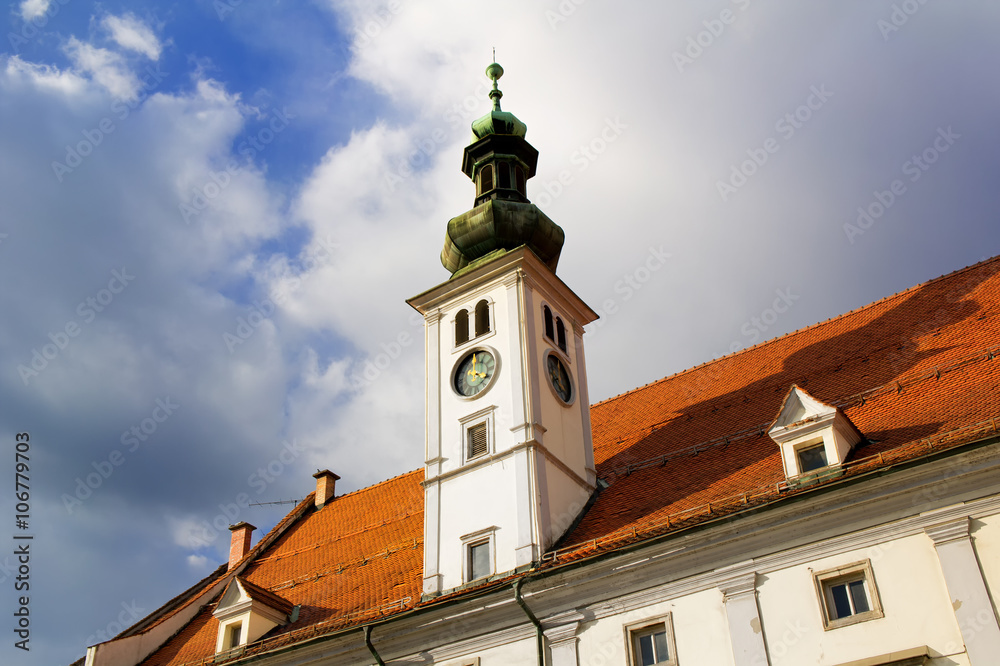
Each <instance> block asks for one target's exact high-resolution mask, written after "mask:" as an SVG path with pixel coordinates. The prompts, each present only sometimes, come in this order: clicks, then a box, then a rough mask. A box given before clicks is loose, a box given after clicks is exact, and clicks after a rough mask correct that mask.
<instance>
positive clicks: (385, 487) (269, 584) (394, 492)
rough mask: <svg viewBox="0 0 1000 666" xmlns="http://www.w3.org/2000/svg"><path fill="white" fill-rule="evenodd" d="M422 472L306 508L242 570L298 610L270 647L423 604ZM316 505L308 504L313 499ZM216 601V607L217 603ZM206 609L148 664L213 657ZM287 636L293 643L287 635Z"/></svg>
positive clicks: (211, 622) (213, 627)
mask: <svg viewBox="0 0 1000 666" xmlns="http://www.w3.org/2000/svg"><path fill="white" fill-rule="evenodd" d="M421 481H423V470H418V471H414V472H409V473H408V474H403V475H402V476H398V477H395V478H393V479H389V480H388V481H383V482H382V483H379V484H377V485H374V486H371V487H369V488H365V489H364V490H359V491H356V492H353V493H349V494H347V495H342V496H340V497H337V498H336V499H334V500H332V501H330V502H327V504H326V505H324V506H323V508H322V509H319V510H315V509H307V511H306V513H305V514H304V515H303V516H302V518H300V519H299V520H298V521H296V522H295V523H293V524H292V525H291V526H289V527H288V528H287V529H286V531H285V532H284V533H283V534H282V535H281V536H279V537H278V538H277V540H275V542H274V543H273V544H272V545H271V546H270V547H269V548H267V549H266V550H265V551H264V552H263V553H260V554H259V555H258V556H257V557H256V558H255V559H254V561H253V562H252V563H251V564H250V565H249V566H247V568H246V569H245V570H244V571H243V573H242V576H241V577H242V578H244V579H246V580H247V581H248V582H249V583H251V585H253V586H257V587H259V588H262V589H264V590H267V591H270V592H272V593H274V594H277V595H279V596H280V597H281V598H282V599H285V600H287V601H288V602H289V603H291V604H292V605H298V606H300V609H299V617H298V620H297V621H296V622H294V623H291V624H287V625H285V626H283V627H278V628H276V629H275V630H274V631H272V632H271V633H270V634H268V636H267V637H266V638H267V639H268V640H269V643H268V645H267V647H276V646H277V645H278V644H279V642H281V641H283V640H291V641H294V640H295V637H297V636H298V635H300V633H301V630H303V629H304V630H306V632H308V633H309V635H310V636H312V635H314V634H315V633H317V632H316V631H314V630H313V627H314V626H315V625H318V624H319V625H321V628H320V629H319V631H320V632H326V631H332V630H335V629H338V628H341V627H346V626H351V625H353V624H357V623H361V622H363V621H364V620H366V619H368V620H370V619H373V618H374V617H378V616H379V615H380V612H382V611H384V612H393V611H398V610H401V609H405V608H409V607H411V606H413V605H414V604H415V603H417V602H418V601H419V600H420V593H421V585H422V576H423V527H424V505H423V499H424V495H423V487H422V486H421V485H420V482H421ZM309 501H310V502H311V499H309ZM215 603H218V598H216V600H215ZM214 609H215V607H214V604H211V605H209V606H207V607H206V608H205V609H203V610H202V611H201V613H199V614H198V616H197V617H196V618H195V619H194V620H193V621H192V622H191V623H190V624H189V625H188V626H187V627H186V628H185V629H184V630H183V631H181V632H180V633H179V634H177V635H175V636H174V637H173V638H172V639H170V641H168V642H167V644H166V645H164V646H163V647H162V648H160V649H159V650H157V651H156V652H155V653H153V654H152V655H150V657H148V658H147V659H146V660H145V661H143V662H142V664H143V665H144V666H161V665H166V664H185V663H190V662H195V663H197V662H198V661H199V660H201V659H205V658H208V657H212V656H213V655H214V653H215V639H216V632H217V631H218V627H219V622H218V620H216V619H215V618H214V617H213V616H212V611H213V610H214ZM283 637H288V638H283Z"/></svg>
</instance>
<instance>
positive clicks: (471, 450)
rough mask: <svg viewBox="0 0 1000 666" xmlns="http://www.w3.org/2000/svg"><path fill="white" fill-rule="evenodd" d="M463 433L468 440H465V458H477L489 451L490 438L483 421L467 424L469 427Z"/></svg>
mask: <svg viewBox="0 0 1000 666" xmlns="http://www.w3.org/2000/svg"><path fill="white" fill-rule="evenodd" d="M465 435H466V438H467V440H468V441H467V442H466V445H467V454H466V459H467V460H472V459H473V458H478V457H479V456H482V455H486V454H487V453H489V451H490V440H489V434H488V432H487V430H486V422H485V421H483V422H482V423H477V424H475V425H473V426H469V429H468V430H466V431H465Z"/></svg>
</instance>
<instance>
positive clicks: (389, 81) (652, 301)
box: [0, 0, 1000, 666]
mask: <svg viewBox="0 0 1000 666" xmlns="http://www.w3.org/2000/svg"><path fill="white" fill-rule="evenodd" d="M776 4H777V5H779V6H775V5H776ZM5 19H6V21H5V23H6V25H5V26H4V28H5V29H4V30H3V31H2V32H3V34H4V35H5V36H4V37H3V39H2V40H0V285H2V286H0V441H2V442H4V445H3V446H2V447H0V451H2V453H0V479H2V480H0V522H2V524H3V526H4V527H3V528H2V529H0V611H2V612H0V618H6V619H4V620H0V636H3V639H2V642H0V662H2V663H5V664H16V665H21V664H24V665H26V666H36V665H37V666H40V665H43V664H44V665H51V664H68V663H70V662H72V661H73V660H75V659H77V658H78V657H81V656H83V654H84V652H85V649H86V646H88V645H91V644H94V643H97V642H100V641H102V640H105V639H106V638H107V637H108V636H110V635H114V634H115V633H117V632H118V631H120V630H121V629H122V628H123V627H124V626H127V625H129V624H131V623H132V622H134V621H135V620H137V619H139V618H141V617H142V616H144V615H145V614H147V613H149V612H152V611H153V610H155V609H156V608H157V607H159V606H160V605H161V604H163V603H164V602H165V601H167V600H168V599H170V598H172V597H174V596H175V595H176V594H178V593H180V592H181V591H183V590H184V589H186V588H188V587H189V586H191V585H192V584H193V583H195V582H196V581H197V580H199V579H200V578H202V577H204V576H205V575H207V574H208V573H209V572H210V571H212V570H213V569H214V568H215V567H217V566H218V565H219V564H220V563H222V562H224V561H226V559H227V557H228V545H229V533H228V530H226V526H227V525H229V524H231V523H236V522H238V521H241V520H246V521H248V522H250V523H252V524H253V525H255V526H257V527H258V528H259V529H260V531H259V532H257V533H255V538H254V541H255V542H256V539H258V538H259V537H260V535H261V534H263V533H266V531H267V530H269V529H270V528H271V527H273V526H274V524H275V523H276V522H277V521H278V520H279V519H280V518H281V516H282V515H284V513H285V512H286V511H288V510H289V509H290V508H291V505H288V504H272V503H273V502H281V501H285V500H297V499H301V498H303V497H305V496H306V495H307V494H308V493H309V492H310V491H311V490H312V489H313V488H314V483H315V482H314V480H313V478H312V476H311V474H312V473H313V472H315V471H316V470H317V469H323V468H329V469H331V470H333V471H334V472H336V473H337V474H339V475H340V477H341V480H340V481H339V482H338V493H341V492H347V491H350V490H355V489H358V488H362V487H365V486H368V485H371V484H373V483H376V482H378V481H381V480H384V479H386V478H389V477H392V476H395V475H398V474H401V473H403V472H407V471H410V470H413V469H416V468H419V467H420V466H421V465H422V464H423V460H422V453H423V405H424V402H423V382H424V375H423V373H424V366H423V342H422V340H423V338H422V335H423V334H422V321H421V318H420V317H419V316H417V315H416V313H415V312H413V311H412V310H411V309H410V308H409V306H407V305H406V303H405V299H406V298H408V297H411V296H414V295H416V294H417V293H420V292H422V291H424V290H426V289H428V288H430V287H432V286H434V285H437V284H439V283H441V282H443V281H445V280H446V279H447V278H448V273H447V271H445V269H444V268H443V267H442V266H441V264H440V261H439V254H440V251H441V248H442V246H443V242H444V232H445V227H446V224H447V222H448V220H449V219H450V218H452V217H454V216H456V215H458V214H460V213H462V212H464V211H465V210H467V209H469V208H471V207H472V204H473V198H474V188H473V186H472V184H471V183H470V182H469V181H468V180H467V178H466V177H465V176H464V174H462V172H461V169H460V165H461V155H462V149H463V148H464V146H465V145H467V144H468V143H469V138H470V136H471V132H470V128H469V125H470V123H471V121H472V120H473V119H475V118H476V117H478V116H480V115H482V114H484V113H486V112H487V110H488V109H489V100H488V98H487V91H488V88H489V85H490V83H489V81H488V80H487V78H486V76H485V74H484V71H485V68H486V66H487V65H488V64H489V63H490V62H491V60H492V59H493V51H492V49H493V48H496V59H497V61H499V62H500V63H501V64H502V65H503V68H504V70H505V74H504V76H503V78H502V79H501V80H500V88H501V90H502V91H503V93H504V97H503V100H502V105H503V108H504V110H507V111H512V112H514V113H515V114H516V115H517V116H518V117H519V118H520V119H521V120H522V121H524V122H525V123H526V124H527V126H528V134H527V138H528V140H529V141H530V142H531V143H532V145H534V146H535V148H537V149H538V150H539V153H540V157H539V162H538V172H537V175H536V176H535V177H534V178H533V179H532V180H531V181H529V183H528V196H529V198H530V199H531V200H532V201H533V202H534V203H535V204H537V205H538V206H539V207H540V208H541V209H542V210H543V211H544V212H545V213H546V214H547V215H548V216H549V217H550V218H552V219H553V220H554V221H555V222H556V223H558V224H559V225H560V226H562V228H563V229H564V230H565V233H566V243H565V245H564V247H563V252H562V257H561V260H560V264H559V268H558V274H559V276H560V277H561V278H562V279H563V280H564V281H565V282H566V283H567V284H568V285H569V286H570V287H571V288H572V289H573V290H574V291H575V292H576V293H577V294H578V295H579V296H580V297H581V298H583V299H584V300H585V301H586V302H588V303H589V304H590V305H591V306H592V307H593V308H594V309H595V311H597V312H598V313H599V314H600V315H601V319H600V320H599V321H597V322H595V323H594V324H591V325H590V326H589V327H588V333H587V334H586V336H585V337H584V342H585V344H586V348H587V358H588V375H589V381H590V385H589V388H590V395H591V398H592V399H593V400H595V401H599V400H603V399H606V398H608V397H611V396H613V395H616V394H618V393H621V392H624V391H627V390H630V389H633V388H635V387H637V386H641V385H643V384H646V383H649V382H652V381H655V380H657V379H660V378H662V377H664V376H667V375H669V374H672V373H674V372H677V371H680V370H683V369H685V368H689V367H692V366H694V365H697V364H700V363H704V362H706V361H709V360H711V359H713V358H718V357H720V356H723V355H725V354H729V353H732V352H735V351H738V350H739V349H741V348H744V347H749V346H752V345H753V344H756V343H759V342H763V341H764V340H767V339H769V338H772V337H774V336H777V335H782V334H785V333H788V332H790V331H794V330H797V329H799V328H802V327H804V326H809V325H811V324H814V323H816V322H818V321H823V320H825V319H828V318H830V317H834V316H837V315H839V314H842V313H844V312H847V311H850V310H852V309H855V308H858V307H861V306H863V305H865V304H867V303H869V302H872V301H875V300H878V299H880V298H884V297H886V296H888V295H890V294H893V293H895V292H898V291H901V290H903V289H906V288H908V287H910V286H913V285H916V284H919V283H921V282H924V281H926V280H929V279H931V278H934V277H937V276H939V275H943V274H946V273H949V272H951V271H953V270H957V269H959V268H962V267H964V266H967V265H970V264H973V263H976V262H978V261H980V260H982V259H983V258H986V257H990V256H993V255H995V254H997V253H998V251H1000V225H998V224H997V211H998V210H1000V187H998V185H997V183H998V181H1000V166H998V155H1000V150H998V143H1000V121H998V118H1000V86H998V84H997V76H996V72H997V71H998V70H1000V41H998V40H997V39H996V34H997V32H998V27H1000V5H998V4H997V3H995V2H988V1H986V0H980V1H973V0H958V1H955V2H949V3H945V2H933V1H928V0H895V1H893V2H889V1H888V0H874V1H872V0H865V1H861V0H842V1H838V2H814V3H765V2H760V1H759V0H732V1H726V0H712V1H710V2H707V1H705V0H699V1H697V2H696V1H695V0H674V1H671V2H652V1H638V2H632V3H609V2H599V1H597V0H543V1H542V2H538V1H537V0H536V1H532V2H528V1H522V0H511V1H509V2H505V3H502V4H500V5H497V4H495V3H489V4H488V3H481V2H469V1H468V0H464V1H459V0H424V1H422V2H416V1H414V0H390V1H389V2H362V1H360V0H355V1H350V0H304V1H302V2H295V3H286V2H274V1H269V0H195V1H191V2H184V3H164V2H156V3H154V2H143V1H141V0H136V1H134V2H121V1H119V0H104V1H102V2H90V1H89V0H25V1H23V2H22V1H15V2H13V3H10V4H9V8H8V11H7V14H6V16H5ZM20 433H26V434H27V437H26V438H25V437H24V436H23V435H19V434H20ZM25 439H26V440H27V441H26V442H25V441H24V440H25ZM18 452H20V453H21V454H22V456H24V458H22V459H18V458H17V453H18ZM19 462H20V463H23V466H22V467H21V468H17V467H16V465H17V464H18V463H19ZM19 469H20V471H21V472H22V474H23V476H22V477H20V478H19V477H16V476H15V474H16V473H17V472H18V471H19ZM18 481H20V482H21V483H22V484H23V485H26V486H27V490H24V488H23V487H22V488H18V487H17V486H16V484H17V482H18ZM17 492H22V493H25V492H26V493H27V494H26V495H24V496H23V497H21V498H18V497H17V495H16V493H17ZM241 498H244V499H247V498H248V501H249V502H254V503H265V504H262V505H261V506H249V507H247V506H241V505H240V504H239V502H240V499H241ZM18 502H23V503H25V504H27V505H28V506H27V507H23V506H22V507H20V508H19V507H18ZM245 503H246V502H245V501H244V504H245ZM25 508H27V512H24V511H23V509H25ZM21 513H27V518H26V519H24V518H20V519H21V520H25V523H23V525H24V526H23V527H18V526H17V520H19V518H18V515H19V514H21ZM15 536H31V537H32V538H31V539H30V540H27V539H20V540H15V539H14V537H15ZM25 543H28V544H29V551H30V558H29V560H30V562H29V569H30V571H29V574H28V579H27V580H22V581H18V580H17V576H18V575H19V574H18V572H17V566H18V563H17V561H16V560H17V556H15V555H14V551H15V548H18V547H22V546H23V545H24V544H25ZM24 584H26V585H27V586H28V588H27V590H25V589H24V588H23V587H22V588H18V587H17V586H18V585H24ZM22 596H26V597H28V602H27V604H26V606H27V608H28V609H29V611H28V612H29V614H30V620H29V631H30V634H29V637H30V642H29V643H28V646H29V647H30V651H23V650H20V649H18V648H16V647H15V642H16V641H17V640H19V638H18V637H17V636H16V634H15V633H14V629H15V628H17V627H16V626H15V621H16V620H17V618H15V616H14V613H16V612H19V609H20V608H21V607H22V604H21V602H20V601H19V597H22Z"/></svg>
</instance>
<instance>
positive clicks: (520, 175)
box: [514, 165, 528, 196]
mask: <svg viewBox="0 0 1000 666" xmlns="http://www.w3.org/2000/svg"><path fill="white" fill-rule="evenodd" d="M514 189H516V190H517V191H518V192H520V193H521V194H523V195H525V196H527V194H528V193H527V192H525V191H524V169H522V168H521V166H520V165H518V166H515V167H514Z"/></svg>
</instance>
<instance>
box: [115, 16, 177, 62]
mask: <svg viewBox="0 0 1000 666" xmlns="http://www.w3.org/2000/svg"><path fill="white" fill-rule="evenodd" d="M101 23H102V25H103V26H104V27H105V28H106V29H107V30H108V31H110V33H111V39H113V40H114V41H115V42H116V43H117V44H118V45H119V46H121V47H122V48H124V49H128V50H130V51H136V52H137V53H142V54H143V55H145V56H146V57H147V58H149V59H150V60H158V59H159V58H160V52H161V51H162V50H163V45H162V44H160V40H159V39H157V37H156V35H155V34H153V30H152V29H151V28H150V27H149V26H148V25H146V24H145V23H143V22H142V21H141V20H139V19H138V18H137V17H136V16H135V15H133V14H125V15H123V16H113V15H108V16H105V17H104V20H103V21H102V22H101Z"/></svg>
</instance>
